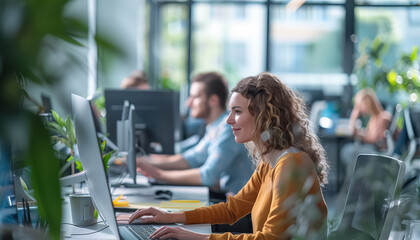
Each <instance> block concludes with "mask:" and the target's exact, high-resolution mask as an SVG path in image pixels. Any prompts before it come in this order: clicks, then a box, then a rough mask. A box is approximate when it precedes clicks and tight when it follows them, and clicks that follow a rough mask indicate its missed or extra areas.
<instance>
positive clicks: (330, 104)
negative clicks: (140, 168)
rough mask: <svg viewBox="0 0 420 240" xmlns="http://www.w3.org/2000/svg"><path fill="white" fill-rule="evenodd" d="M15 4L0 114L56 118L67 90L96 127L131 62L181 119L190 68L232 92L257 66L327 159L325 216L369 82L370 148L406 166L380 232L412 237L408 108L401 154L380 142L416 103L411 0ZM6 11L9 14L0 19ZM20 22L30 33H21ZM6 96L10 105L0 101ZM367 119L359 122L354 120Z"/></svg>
mask: <svg viewBox="0 0 420 240" xmlns="http://www.w3.org/2000/svg"><path fill="white" fill-rule="evenodd" d="M17 2H21V4H23V5H24V6H27V7H26V8H22V7H21V6H20V5H16V4H14V3H12V2H11V1H5V4H3V6H1V7H0V9H1V11H2V12H3V13H5V14H3V16H4V17H3V18H5V19H7V21H5V23H7V24H2V25H4V26H2V28H3V29H5V31H3V32H4V34H3V35H1V37H2V38H4V41H2V42H3V43H4V46H5V49H6V47H7V49H9V50H10V52H7V51H2V52H1V54H2V56H1V57H2V59H5V60H2V65H3V67H2V69H0V73H1V82H2V83H1V84H2V85H1V86H2V87H1V88H2V95H3V96H9V97H8V98H9V99H7V97H6V98H2V104H1V106H2V112H3V113H2V118H5V119H7V116H11V115H10V112H11V110H10V109H11V107H16V108H19V109H21V110H22V111H23V110H25V111H29V112H30V113H32V114H33V115H39V114H40V112H43V111H44V110H47V109H48V108H49V109H52V110H54V111H55V112H57V113H58V114H59V115H60V116H62V117H63V118H64V119H65V118H66V117H67V116H71V114H72V110H71V109H72V106H71V93H75V94H78V95H80V96H82V97H85V98H87V99H92V101H93V102H94V103H95V106H96V107H97V108H98V112H99V115H100V118H99V121H100V122H99V124H100V126H101V128H102V129H105V130H104V133H105V134H106V133H107V132H106V128H107V125H106V122H105V121H106V118H107V111H106V107H105V105H106V98H105V92H106V91H107V90H117V89H119V88H120V84H121V81H122V79H123V78H125V77H127V76H128V75H130V74H131V73H132V72H133V71H134V70H141V71H143V72H145V73H146V74H147V78H148V81H149V84H150V86H151V91H155V90H156V91H170V92H174V93H176V94H177V97H176V99H177V100H176V102H175V103H176V104H175V105H176V106H174V108H175V109H177V112H179V117H180V118H181V117H182V118H184V119H188V118H187V117H188V109H187V107H186V106H185V100H186V99H187V97H188V94H189V87H190V85H191V79H192V77H193V76H194V75H195V74H197V73H202V72H207V71H217V72H220V73H222V74H224V75H225V76H226V79H227V81H228V83H229V88H232V87H234V86H235V84H236V83H237V82H238V81H239V80H241V79H242V78H244V77H247V76H251V75H256V74H258V73H260V72H265V71H268V72H271V73H273V74H275V75H276V76H278V77H279V78H280V79H281V80H282V81H284V82H285V83H287V84H288V85H289V86H291V87H292V88H293V90H295V91H296V92H297V93H298V94H300V95H301V96H302V97H303V98H304V100H305V103H306V105H307V107H308V115H309V117H310V120H311V121H312V123H313V125H314V128H315V129H316V132H317V134H318V136H319V138H320V140H321V143H322V145H323V146H324V148H325V149H326V153H327V158H328V161H329V163H330V172H329V184H328V185H327V186H325V187H324V188H323V191H324V192H323V193H324V197H325V200H326V202H327V205H328V208H329V215H331V217H333V216H334V212H335V210H336V206H339V205H340V204H338V205H337V201H339V200H340V199H341V198H340V194H344V196H345V195H346V193H345V190H343V188H342V186H343V184H344V182H345V181H346V179H347V177H348V175H347V174H348V173H347V169H346V168H345V167H344V166H343V164H342V162H340V152H341V150H342V148H343V147H344V145H346V144H347V143H354V142H355V141H356V142H357V140H355V139H354V138H352V136H351V133H349V132H348V131H349V130H348V129H347V128H346V127H347V126H348V123H349V122H348V119H349V117H350V113H351V110H352V107H353V104H354V96H355V94H356V93H357V91H358V90H360V89H362V88H364V87H370V88H372V89H373V90H374V91H375V93H376V95H377V96H378V98H379V100H380V102H381V104H382V106H383V107H384V109H385V110H387V111H389V112H390V113H391V114H392V115H393V119H392V124H390V128H391V126H392V129H388V130H389V133H390V134H391V136H390V137H389V136H388V138H387V143H388V145H387V146H388V148H385V149H381V150H380V151H378V152H375V154H381V155H387V156H391V157H396V158H397V159H399V160H401V161H403V162H404V163H405V165H406V170H405V174H404V185H403V186H402V190H401V194H400V198H399V203H400V204H399V205H400V207H399V210H398V211H399V212H397V213H395V218H394V222H393V225H392V226H387V227H389V228H392V229H391V231H390V234H389V237H388V238H387V239H403V238H404V237H405V238H404V239H416V238H415V237H412V238H408V237H409V236H408V234H407V233H406V232H407V231H406V230H407V229H409V228H410V226H411V225H410V224H414V225H415V223H416V222H415V220H420V201H419V192H418V191H419V190H418V189H419V187H418V185H420V177H419V171H417V170H420V165H418V164H417V163H416V159H417V158H419V156H418V154H419V150H418V145H419V141H418V139H419V135H418V134H419V132H418V130H419V129H418V122H420V119H418V118H415V116H418V115H416V114H413V116H414V118H411V123H410V124H411V126H412V132H411V135H410V134H409V135H410V141H409V142H407V144H406V145H405V146H404V148H403V152H402V153H401V154H398V155H395V154H394V151H393V149H392V148H391V147H395V145H396V144H397V140H398V136H399V134H400V132H401V129H402V127H403V125H404V124H406V121H407V119H408V118H410V116H411V115H410V109H411V111H412V112H414V113H416V111H418V109H417V106H418V102H419V101H420V99H419V98H420V95H419V94H420V75H419V63H420V60H419V54H420V52H419V51H418V46H419V45H420V40H419V39H420V1H411V0H410V1H409V0H364V1H363V0H348V1H346V0H326V1H317V0H307V1H298V0H291V1H286V0H284V1H283V0H243V1H237V0H223V1H218V0H185V1H183V0H180V1H172V0H123V1H110V0H100V1H95V0H71V1H59V2H62V3H64V4H63V5H62V6H56V7H57V9H60V10H62V14H61V15H60V16H55V15H54V16H52V15H51V16H48V14H43V15H42V16H43V17H37V14H39V15H41V12H42V11H45V7H43V6H34V5H33V4H32V5H31V4H29V3H30V2H31V1H28V0H26V1H23V0H22V1H17ZM54 6H55V5H54ZM37 11H39V12H37ZM12 12H18V13H21V14H15V15H14V16H15V17H13V18H12V17H10V18H7V17H8V16H11V13H12ZM6 13H7V14H6ZM29 13H33V18H32V24H33V23H36V22H38V21H39V22H43V21H45V22H48V23H50V24H51V25H53V23H54V20H57V19H61V18H62V17H65V18H72V19H77V20H78V21H79V22H80V23H81V25H82V26H84V27H81V28H76V27H74V28H72V27H71V26H70V27H69V25H66V24H62V25H60V24H57V26H58V27H63V28H66V29H65V30H66V31H67V32H68V33H69V35H70V36H72V37H73V39H74V40H75V41H66V39H64V38H62V36H64V35H60V34H63V33H55V34H52V33H53V32H54V31H55V30H53V29H54V28H53V27H51V29H49V28H48V27H46V28H45V29H43V28H41V27H39V26H38V27H37V26H36V25H31V23H27V22H26V21H23V20H22V19H25V16H29ZM26 14H28V15H26ZM25 24H28V26H31V27H32V29H33V30H32V31H29V32H28V33H29V37H28V36H26V38H25V36H24V34H25V31H22V29H24V28H23V26H25ZM6 25H7V27H6ZM47 25H48V24H47ZM6 30H7V31H6ZM36 30H39V31H40V32H41V34H40V35H37V32H36ZM72 31H73V32H72ZM19 34H21V35H22V36H23V37H21V36H20V35H19ZM30 34H33V36H34V37H33V38H32V37H31V35H30ZM42 34H43V35H42ZM40 36H41V37H40ZM35 37H39V38H40V39H42V41H39V42H36V41H35V40H34V42H36V43H30V44H28V43H27V45H24V44H25V41H22V39H36V38H35ZM60 37H61V38H60ZM6 40H7V41H6ZM18 40H19V41H18ZM14 41H16V42H18V43H19V44H14ZM31 44H34V45H31ZM36 44H38V45H36ZM33 47H35V49H37V51H32V50H31V48H33ZM14 51H15V52H14ZM25 51H26V52H25ZM13 53H16V54H19V55H16V56H23V57H22V58H20V59H21V63H22V64H28V66H29V69H31V70H33V71H34V72H35V73H36V75H29V77H28V79H27V80H21V79H22V78H21V77H20V76H21V75H20V74H17V76H18V77H15V75H14V76H13V77H10V72H8V70H10V69H12V70H20V71H21V72H23V73H28V72H30V71H27V69H26V68H24V67H21V66H20V62H19V61H18V60H16V59H14V58H10V55H8V54H13ZM26 53H27V54H26ZM20 54H22V55H20ZM35 60H36V61H35ZM6 63H7V64H6ZM10 66H12V67H10ZM13 66H17V67H15V68H13ZM9 68H10V69H9ZM25 71H26V72H25ZM24 76H28V75H24ZM15 78H16V82H17V83H18V84H19V86H22V88H23V89H24V90H25V92H26V93H27V94H25V96H24V95H19V94H20V93H16V96H18V97H16V96H15V95H13V96H12V97H10V95H9V94H5V92H7V91H8V90H7V89H10V88H8V87H7V86H9V85H7V84H6V83H10V82H11V81H12V82H13V81H15V80H14V79H15ZM31 78H32V79H31ZM10 79H12V80H10ZM34 79H35V80H34ZM8 92H13V91H8ZM21 96H24V97H23V98H24V100H23V102H22V101H19V99H21V98H20V97H21ZM4 99H5V100H4ZM10 101H12V102H14V104H8V103H10ZM17 102H22V104H17ZM15 104H16V105H15ZM50 120H51V116H50ZM367 120H368V119H362V121H361V124H362V125H364V124H366V122H367ZM176 121H178V120H176ZM4 123H9V122H8V121H2V123H1V124H3V125H5V124H4ZM175 125H177V126H181V125H182V123H181V122H177V123H176V124H175ZM8 126H9V125H5V126H2V129H7V128H8ZM174 128H175V127H174ZM10 129H14V128H12V127H10ZM187 130H188V128H184V129H182V130H181V128H180V129H179V131H180V132H178V134H176V135H177V136H176V140H183V139H184V138H186V137H187V136H190V135H192V133H187V132H186V131H187ZM3 132H5V131H3ZM5 136H6V134H3V135H2V137H4V139H7V137H5ZM113 140H115V141H116V139H113ZM411 140H412V141H411ZM4 142H5V141H3V143H4ZM1 143H2V142H0V144H1ZM62 148H64V149H65V147H63V146H61V149H62ZM64 151H66V150H64ZM174 151H176V149H174ZM64 154H67V153H64ZM64 164H65V163H62V165H64ZM343 192H344V193H343ZM0 196H1V193H0ZM343 201H344V200H343ZM329 217H330V216H329ZM404 220H406V221H405V223H403V222H404ZM407 220H408V221H409V223H408V225H407ZM410 220H412V221H411V222H410ZM413 228H414V229H415V228H416V227H413ZM417 229H420V224H419V223H417ZM417 231H420V230H417ZM417 234H419V233H417Z"/></svg>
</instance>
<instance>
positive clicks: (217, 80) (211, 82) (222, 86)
mask: <svg viewBox="0 0 420 240" xmlns="http://www.w3.org/2000/svg"><path fill="white" fill-rule="evenodd" d="M194 82H200V83H204V85H205V90H204V91H205V93H206V95H207V97H210V96H211V95H213V94H214V95H216V96H217V97H219V103H220V107H221V108H222V109H226V101H227V97H228V85H227V82H226V79H225V77H224V76H223V75H221V74H220V73H217V72H208V73H200V74H197V75H195V76H194V78H193V79H192V81H191V83H194Z"/></svg>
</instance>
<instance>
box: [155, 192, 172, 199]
mask: <svg viewBox="0 0 420 240" xmlns="http://www.w3.org/2000/svg"><path fill="white" fill-rule="evenodd" d="M155 195H156V196H155V199H159V200H171V198H172V195H173V193H172V191H169V190H157V191H156V192H155Z"/></svg>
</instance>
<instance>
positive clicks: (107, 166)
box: [102, 150, 115, 172]
mask: <svg viewBox="0 0 420 240" xmlns="http://www.w3.org/2000/svg"><path fill="white" fill-rule="evenodd" d="M114 152H115V150H114V151H111V152H109V153H107V154H105V155H103V156H102V159H103V161H104V167H105V172H107V171H108V168H109V164H108V162H109V159H111V156H112V154H113V153H114Z"/></svg>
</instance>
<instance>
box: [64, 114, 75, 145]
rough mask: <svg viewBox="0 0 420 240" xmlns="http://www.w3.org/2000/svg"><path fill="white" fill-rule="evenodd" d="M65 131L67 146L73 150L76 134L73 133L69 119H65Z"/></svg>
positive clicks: (71, 122)
mask: <svg viewBox="0 0 420 240" xmlns="http://www.w3.org/2000/svg"><path fill="white" fill-rule="evenodd" d="M66 129H67V136H68V140H69V145H70V146H71V147H70V148H71V149H73V147H74V144H76V134H75V133H74V125H73V121H72V120H71V119H70V117H67V121H66Z"/></svg>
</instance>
